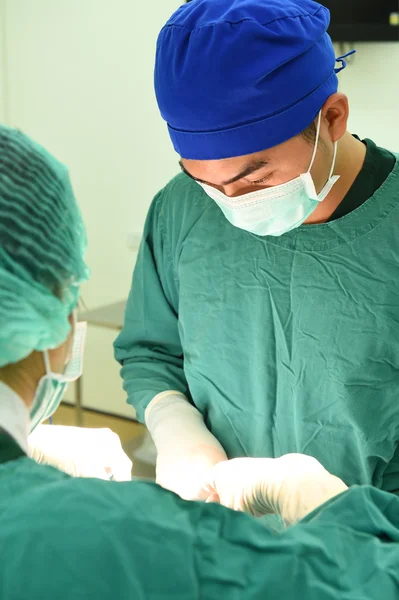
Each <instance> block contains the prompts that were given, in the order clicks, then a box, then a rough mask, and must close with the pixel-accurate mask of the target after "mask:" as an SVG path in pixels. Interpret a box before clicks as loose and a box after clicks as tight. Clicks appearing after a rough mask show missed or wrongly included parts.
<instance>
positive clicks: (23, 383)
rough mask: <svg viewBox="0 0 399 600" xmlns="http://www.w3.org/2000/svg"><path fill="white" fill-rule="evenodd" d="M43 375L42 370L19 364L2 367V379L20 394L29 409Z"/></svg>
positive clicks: (0, 371)
mask: <svg viewBox="0 0 399 600" xmlns="http://www.w3.org/2000/svg"><path fill="white" fill-rule="evenodd" d="M41 375H42V373H41V371H39V370H37V369H24V368H22V366H21V368H19V366H17V365H7V366H6V367H3V368H2V369H0V381H2V382H3V383H4V384H5V385H7V386H8V387H9V388H11V389H12V390H13V391H14V392H15V393H16V394H18V396H19V397H20V398H21V400H22V401H23V403H24V404H25V406H26V407H27V408H28V409H29V408H30V406H31V405H32V402H33V398H34V396H35V391H36V387H37V382H38V381H39V379H40V377H41Z"/></svg>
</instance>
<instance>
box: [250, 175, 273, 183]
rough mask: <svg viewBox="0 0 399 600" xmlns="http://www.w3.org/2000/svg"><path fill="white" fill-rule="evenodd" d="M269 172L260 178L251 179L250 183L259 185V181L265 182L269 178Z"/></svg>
mask: <svg viewBox="0 0 399 600" xmlns="http://www.w3.org/2000/svg"><path fill="white" fill-rule="evenodd" d="M270 177H271V174H269V175H266V176H265V177H262V179H257V180H256V181H251V182H250V183H251V185H259V183H266V181H267V180H268V179H270Z"/></svg>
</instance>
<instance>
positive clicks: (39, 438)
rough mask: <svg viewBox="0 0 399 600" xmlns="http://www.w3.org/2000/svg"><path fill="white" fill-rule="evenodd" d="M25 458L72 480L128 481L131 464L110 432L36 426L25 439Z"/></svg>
mask: <svg viewBox="0 0 399 600" xmlns="http://www.w3.org/2000/svg"><path fill="white" fill-rule="evenodd" d="M28 444H29V456H30V457H31V458H33V459H34V460H35V461H36V462H38V463H41V464H47V465H52V466H53V467H57V468H58V469H60V470H61V471H64V472H65V473H68V474H69V475H72V476H73V477H96V478H98V479H111V478H112V479H115V480H116V481H131V479H132V475H131V473H132V462H131V461H130V460H129V458H128V457H127V455H126V454H125V453H124V451H123V450H122V446H121V442H120V439H119V436H118V435H117V434H116V433H114V432H113V431H111V430H110V429H89V428H84V427H68V426H63V425H39V426H38V427H36V429H35V430H34V431H33V433H31V435H30V436H29V438H28Z"/></svg>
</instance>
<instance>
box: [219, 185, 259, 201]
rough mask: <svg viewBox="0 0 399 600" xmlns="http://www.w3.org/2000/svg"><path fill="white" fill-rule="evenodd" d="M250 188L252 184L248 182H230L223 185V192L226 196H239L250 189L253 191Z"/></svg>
mask: <svg viewBox="0 0 399 600" xmlns="http://www.w3.org/2000/svg"><path fill="white" fill-rule="evenodd" d="M249 188H250V186H248V184H246V183H243V182H242V181H237V182H236V183H229V185H225V186H223V193H224V194H225V195H226V196H229V198H237V197H238V196H243V195H244V194H247V193H248V192H249V191H253V190H250V189H249Z"/></svg>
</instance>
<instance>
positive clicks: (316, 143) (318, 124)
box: [308, 111, 321, 173]
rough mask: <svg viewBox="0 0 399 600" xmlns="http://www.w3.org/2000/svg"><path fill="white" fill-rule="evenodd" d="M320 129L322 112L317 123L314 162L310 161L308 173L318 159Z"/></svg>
mask: <svg viewBox="0 0 399 600" xmlns="http://www.w3.org/2000/svg"><path fill="white" fill-rule="evenodd" d="M320 127H321V111H320V112H319V118H318V121H317V131H316V141H315V145H314V148H313V154H312V160H311V161H310V167H309V169H308V173H310V171H311V170H312V167H313V163H314V161H315V158H316V152H317V147H318V145H319V137H320Z"/></svg>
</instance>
